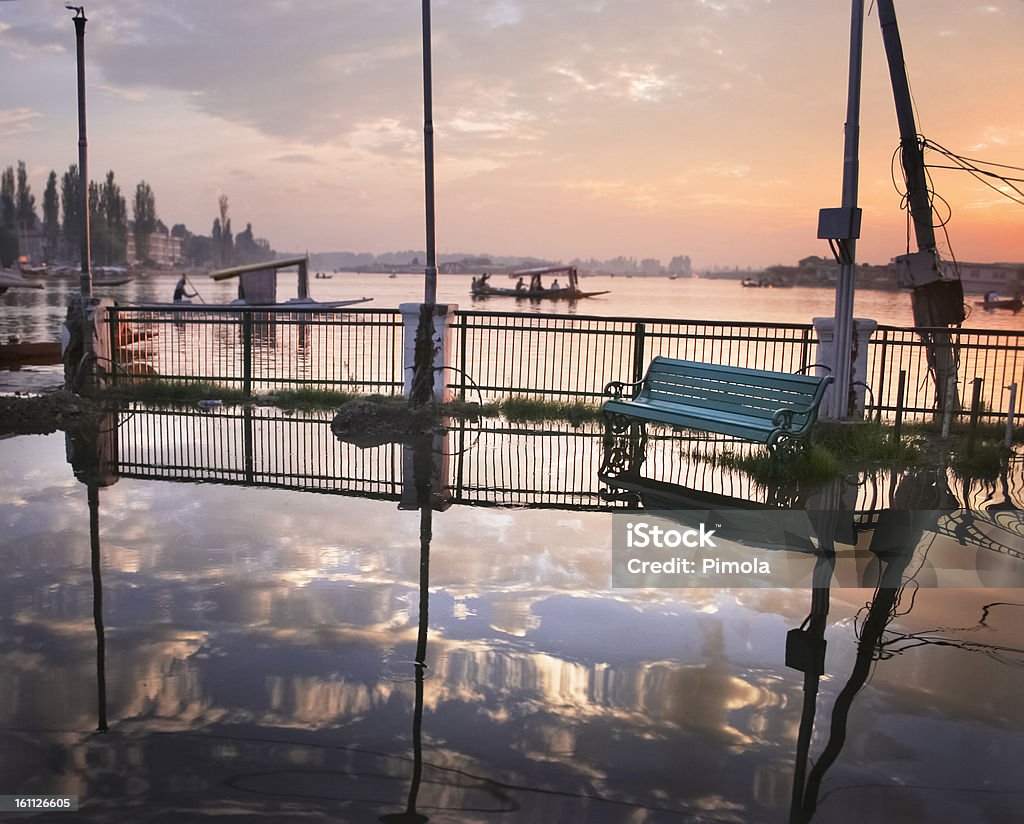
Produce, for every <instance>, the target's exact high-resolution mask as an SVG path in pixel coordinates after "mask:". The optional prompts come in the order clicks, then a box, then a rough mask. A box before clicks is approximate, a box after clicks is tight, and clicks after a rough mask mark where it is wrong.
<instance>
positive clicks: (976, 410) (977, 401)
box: [967, 378, 984, 454]
mask: <svg viewBox="0 0 1024 824" xmlns="http://www.w3.org/2000/svg"><path fill="white" fill-rule="evenodd" d="M982 383H984V379H983V378H975V379H974V387H973V392H972V393H971V424H970V429H968V432H967V453H968V454H971V453H972V452H974V439H975V437H976V436H977V434H978V415H979V414H980V413H981V385H982Z"/></svg>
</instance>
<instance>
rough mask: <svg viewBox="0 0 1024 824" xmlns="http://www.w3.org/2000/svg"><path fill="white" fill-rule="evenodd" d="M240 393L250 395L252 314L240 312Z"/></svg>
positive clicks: (244, 310)
mask: <svg viewBox="0 0 1024 824" xmlns="http://www.w3.org/2000/svg"><path fill="white" fill-rule="evenodd" d="M242 392H244V393H245V396H246V397H247V398H248V397H250V396H251V395H252V312H251V311H250V310H248V309H243V310H242Z"/></svg>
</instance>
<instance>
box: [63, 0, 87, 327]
mask: <svg viewBox="0 0 1024 824" xmlns="http://www.w3.org/2000/svg"><path fill="white" fill-rule="evenodd" d="M67 8H69V9H72V10H73V11H74V12H75V17H74V21H75V40H76V44H77V53H78V180H79V182H78V185H79V188H80V190H81V191H80V193H79V196H80V201H79V208H80V209H81V210H82V221H81V226H82V243H81V251H82V273H81V276H80V281H79V282H80V284H81V291H82V315H83V317H85V315H86V313H87V312H88V308H89V301H90V299H91V298H92V269H91V263H90V260H91V258H92V250H91V247H90V240H89V141H88V138H87V137H86V128H85V23H86V17H85V9H84V8H82V7H81V6H67Z"/></svg>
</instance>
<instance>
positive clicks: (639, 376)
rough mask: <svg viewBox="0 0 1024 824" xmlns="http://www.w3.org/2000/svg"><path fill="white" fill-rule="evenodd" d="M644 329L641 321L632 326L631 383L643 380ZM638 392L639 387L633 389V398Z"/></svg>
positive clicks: (644, 326)
mask: <svg viewBox="0 0 1024 824" xmlns="http://www.w3.org/2000/svg"><path fill="white" fill-rule="evenodd" d="M646 328H647V327H646V325H645V324H644V323H643V322H642V321H637V322H636V323H635V324H634V325H633V383H637V382H639V381H641V380H643V378H644V365H645V364H644V335H645V332H646ZM639 392H640V387H634V389H633V397H634V398H635V397H636V396H637V394H639Z"/></svg>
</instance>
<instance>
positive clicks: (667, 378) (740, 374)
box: [602, 357, 832, 451]
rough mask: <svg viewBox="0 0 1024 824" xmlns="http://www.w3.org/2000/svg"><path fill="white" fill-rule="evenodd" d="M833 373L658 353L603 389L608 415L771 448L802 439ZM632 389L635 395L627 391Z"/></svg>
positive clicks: (810, 424)
mask: <svg viewBox="0 0 1024 824" xmlns="http://www.w3.org/2000/svg"><path fill="white" fill-rule="evenodd" d="M830 383H832V378H831V377H814V376H811V375H792V374H789V373H786V372H766V371H764V370H762V369H746V368H743V367H738V366H723V365H720V364H714V363H700V362H697V361H685V360H675V359H673V358H662V357H657V358H655V359H654V360H653V361H651V365H650V366H649V367H648V369H647V374H646V375H645V376H644V378H643V380H641V381H638V382H636V383H624V382H622V381H612V382H611V383H609V384H608V385H607V386H605V388H604V393H605V394H606V395H610V396H611V399H610V400H607V401H605V402H604V405H603V406H602V409H603V411H604V412H605V413H606V414H607V415H609V416H614V415H620V416H623V417H625V418H638V419H640V420H643V421H655V422H658V423H666V424H670V425H671V426H677V427H683V428H686V429H694V430H698V431H702V432H716V433H718V434H722V435H732V436H734V437H736V438H740V439H742V440H746V441H752V442H754V443H761V444H764V445H766V446H767V447H769V448H770V449H772V450H773V451H774V449H775V446H776V444H778V443H779V441H780V439H781V438H787V439H789V438H795V439H801V440H803V439H806V437H807V435H808V434H809V433H810V431H811V427H812V426H814V422H815V421H816V420H817V418H818V407H819V406H820V404H821V398H822V395H823V394H824V392H825V388H826V387H827V386H828V385H829V384H830ZM629 389H632V390H633V391H632V393H631V394H632V395H633V397H628V396H627V395H626V391H627V390H629Z"/></svg>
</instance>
